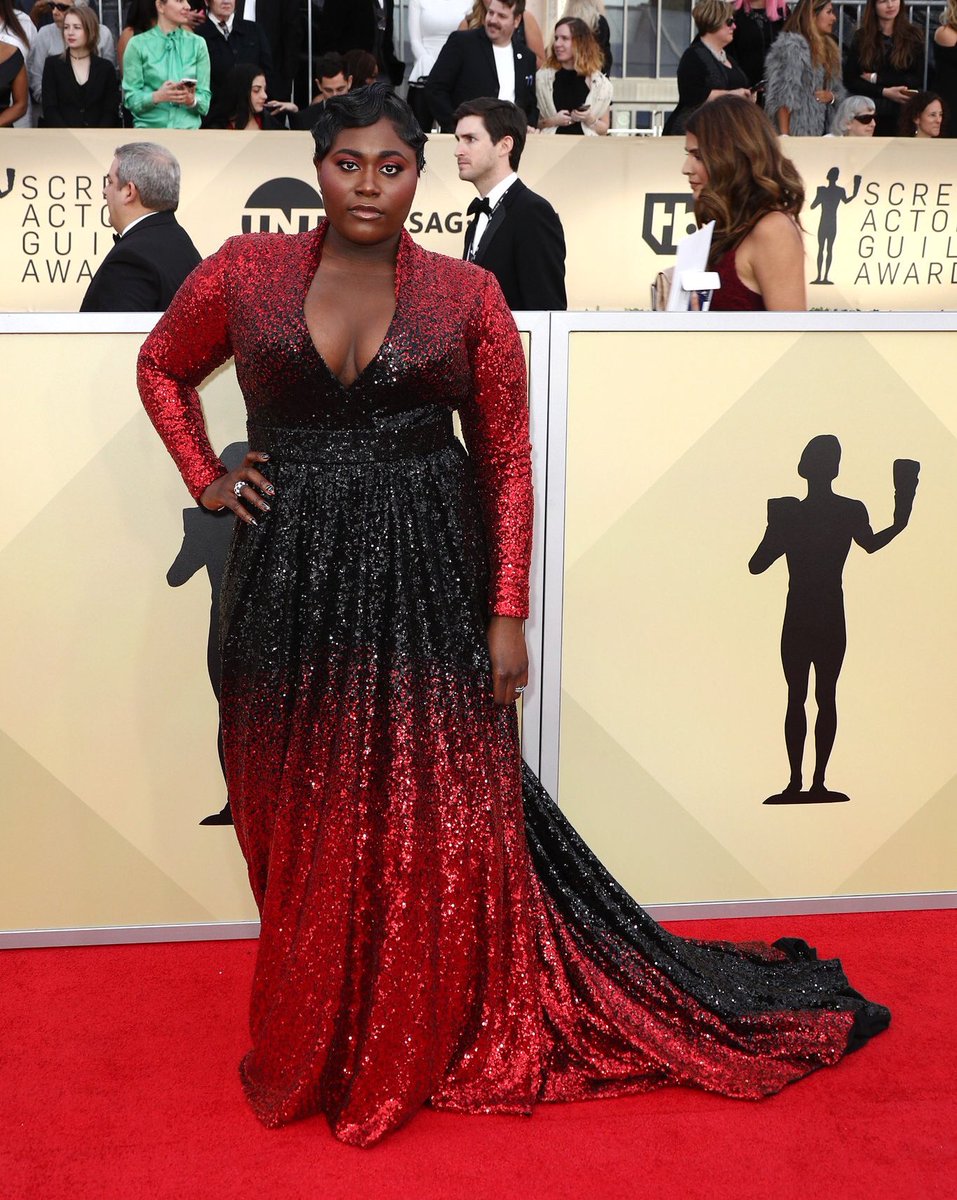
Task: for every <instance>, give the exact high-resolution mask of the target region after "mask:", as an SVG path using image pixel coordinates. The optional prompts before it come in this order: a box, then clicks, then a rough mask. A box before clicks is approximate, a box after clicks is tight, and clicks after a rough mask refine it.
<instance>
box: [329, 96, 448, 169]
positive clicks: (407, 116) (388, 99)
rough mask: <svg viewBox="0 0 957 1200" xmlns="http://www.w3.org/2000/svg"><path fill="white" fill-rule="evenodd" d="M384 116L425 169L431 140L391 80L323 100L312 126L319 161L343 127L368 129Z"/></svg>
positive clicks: (420, 167) (418, 165) (420, 165)
mask: <svg viewBox="0 0 957 1200" xmlns="http://www.w3.org/2000/svg"><path fill="white" fill-rule="evenodd" d="M383 117H385V118H386V120H387V121H391V122H392V125H393V127H394V128H395V131H396V133H397V134H398V136H399V139H400V140H401V141H403V142H405V144H406V145H407V146H408V147H409V149H410V150H414V151H415V163H416V166H417V167H418V169H419V171H420V172H421V170H422V168H423V167H424V166H425V150H424V147H425V143H426V142H427V141H428V140H429V139H428V138H427V137H426V135H425V134H424V133H423V132H422V128H421V126H420V125H419V123H418V121H417V120H416V119H415V117H414V116H413V115H412V109H411V108H409V106H408V104H406V102H405V101H404V100H402V99H400V97H398V96H397V95H396V94H395V92H394V91H393V90H392V88H391V87H389V85H388V84H387V83H370V84H369V85H368V86H367V87H361V88H356V90H355V91H353V92H346V94H345V95H344V96H330V97H329V99H328V100H324V101H323V103H322V108H321V109H320V111H319V117H318V119H317V121H316V123H315V125H313V127H312V138H313V141H314V142H315V143H316V157H315V161H316V162H319V161H321V160H322V159H323V158H325V157H326V155H327V154H328V153H329V151H330V150H331V149H332V143H333V142H334V141H335V140H336V138H337V137H338V136H339V134H340V133H342V131H343V129H364V128H365V127H366V126H367V125H374V124H375V123H376V121H381V120H382V118H383Z"/></svg>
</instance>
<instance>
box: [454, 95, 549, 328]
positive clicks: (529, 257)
mask: <svg viewBox="0 0 957 1200" xmlns="http://www.w3.org/2000/svg"><path fill="white" fill-rule="evenodd" d="M454 119H455V142H456V146H455V160H456V162H457V163H458V168H459V179H466V180H468V182H469V183H471V184H474V185H475V189H476V191H477V192H478V194H479V199H478V200H473V201H472V203H471V204H470V205H469V210H468V211H469V215H470V217H471V218H472V219H471V221H470V222H469V226H468V229H467V230H466V233H465V253H464V255H463V258H467V259H470V260H471V261H472V262H474V263H477V264H478V265H479V266H480V267H485V269H486V270H487V271H491V272H492V274H493V275H494V276H495V278H496V279H497V280H498V281H499V283H500V284H501V287H502V292H503V293H504V295H505V299H506V300H507V301H508V306H509V308H511V309H513V310H515V311H521V310H528V309H533V310H537V309H545V310H550V309H557V310H559V311H563V310H564V309H566V308H567V307H568V301H567V300H566V297H565V234H564V232H563V231H562V223H561V221H560V220H559V219H558V213H556V212H555V210H554V208H552V206H551V205H550V204H549V203H548V201H547V200H546V199H544V197H542V196H537V195H536V194H535V193H534V192H533V191H531V189H530V188H527V187H526V186H525V184H524V183H522V181H521V180H520V179H519V177H518V175H517V174H516V172H517V170H518V164H519V162H520V160H521V157H522V150H523V149H524V148H525V134H526V130H527V125H526V123H525V115H524V113H522V112H521V111H520V110H519V109H518V108H517V107H516V106H515V105H514V104H509V103H508V101H506V100H493V99H490V98H489V97H483V98H481V99H478V100H470V101H468V102H467V103H466V104H460V105H459V107H458V108H457V109H456V110H455V114H454Z"/></svg>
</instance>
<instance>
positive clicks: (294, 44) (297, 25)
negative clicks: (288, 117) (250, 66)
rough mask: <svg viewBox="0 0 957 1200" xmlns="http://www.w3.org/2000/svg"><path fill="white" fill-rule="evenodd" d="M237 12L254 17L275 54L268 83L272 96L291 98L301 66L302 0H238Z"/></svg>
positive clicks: (267, 77) (253, 19)
mask: <svg viewBox="0 0 957 1200" xmlns="http://www.w3.org/2000/svg"><path fill="white" fill-rule="evenodd" d="M236 16H237V17H238V18H239V19H240V20H242V21H255V22H256V24H257V25H258V26H259V28H260V30H261V31H262V32H263V34H264V35H265V38H266V42H267V43H268V45H269V49H270V52H271V54H272V62H273V70H272V74H271V75H269V74H268V73H267V76H266V86H267V90H268V92H269V96H270V98H271V99H272V100H288V99H290V97H291V96H292V81H293V80H294V79H295V78H296V72H297V71H298V69H299V51H300V49H301V47H302V43H303V36H302V30H303V21H302V14H301V12H300V11H299V0H236Z"/></svg>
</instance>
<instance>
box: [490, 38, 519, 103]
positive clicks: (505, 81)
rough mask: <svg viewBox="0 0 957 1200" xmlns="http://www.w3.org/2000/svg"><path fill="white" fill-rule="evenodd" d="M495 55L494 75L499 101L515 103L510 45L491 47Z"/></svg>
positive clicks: (512, 59)
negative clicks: (495, 76)
mask: <svg viewBox="0 0 957 1200" xmlns="http://www.w3.org/2000/svg"><path fill="white" fill-rule="evenodd" d="M492 53H493V54H494V55H495V74H496V75H497V76H498V98H499V100H510V101H511V102H512V104H514V103H515V53H514V51H513V50H512V43H511V42H509V44H508V45H507V46H493V47H492Z"/></svg>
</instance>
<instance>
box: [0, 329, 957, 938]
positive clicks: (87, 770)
mask: <svg viewBox="0 0 957 1200" xmlns="http://www.w3.org/2000/svg"><path fill="white" fill-rule="evenodd" d="M702 319H704V320H705V321H706V322H707V329H706V330H705V329H702V328H701V327H700V322H701V321H702ZM798 319H800V321H802V322H804V323H805V325H806V327H805V328H803V329H802V328H801V326H800V325H798V324H797V321H798ZM111 320H112V321H113V327H112V328H113V329H115V328H116V322H115V319H114V318H98V317H94V318H78V317H76V316H73V317H66V318H63V317H43V318H40V317H33V316H24V317H20V318H10V317H7V318H0V361H2V362H3V366H4V375H5V377H6V378H8V379H15V380H18V381H21V382H20V384H19V385H18V386H15V387H6V388H3V389H0V419H2V423H3V428H4V432H5V436H6V438H7V444H8V447H9V448H10V449H9V452H8V455H7V466H8V473H9V477H10V486H9V487H8V488H7V491H6V493H5V498H4V505H3V512H2V516H0V606H2V611H3V614H4V629H5V636H4V637H3V638H2V639H0V676H2V678H3V680H4V685H5V686H4V687H3V688H2V689H0V822H2V827H3V831H4V836H3V838H2V839H0V930H8V931H10V930H34V931H36V930H39V931H41V933H40V934H39V935H37V934H36V933H33V934H26V935H17V934H12V935H8V937H7V940H9V938H10V937H13V938H19V939H20V940H23V939H24V938H25V939H26V940H28V941H35V940H37V937H39V938H40V940H43V938H44V937H45V936H46V937H49V938H53V939H59V938H65V939H66V940H73V939H75V938H77V937H79V938H80V940H83V939H84V938H85V937H86V936H87V935H85V934H80V935H77V934H66V935H61V934H57V933H56V932H52V933H48V934H43V932H42V931H56V930H58V929H77V928H83V927H85V928H94V929H96V928H101V929H102V928H107V929H109V928H113V929H115V928H116V927H130V926H144V925H146V926H149V925H152V926H159V927H161V929H160V933H158V934H156V936H169V927H170V926H175V925H179V926H186V927H190V928H191V929H193V930H194V931H203V932H205V933H206V934H207V935H211V936H224V935H225V934H227V933H228V927H225V926H223V925H220V924H217V923H218V922H238V923H240V924H239V926H238V927H237V928H238V930H241V931H242V932H245V933H248V932H249V927H248V926H247V925H243V924H242V922H246V921H249V920H251V919H252V918H253V917H254V916H255V913H254V909H253V905H252V901H251V899H250V896H249V892H248V888H247V884H246V880H245V870H244V867H243V863H242V860H241V856H240V854H239V850H238V847H237V845H236V841H235V837H234V835H233V831H232V830H231V829H229V828H223V827H221V826H219V827H217V826H212V827H209V826H201V825H200V824H199V822H200V820H201V819H202V818H204V817H206V816H209V815H211V814H213V813H215V812H217V811H218V810H219V809H220V808H221V806H222V804H223V802H224V800H225V790H224V785H223V778H222V773H221V770H220V764H219V759H218V756H217V752H216V733H217V712H216V700H215V696H214V689H213V686H212V682H211V679H210V673H209V671H208V666H207V643H208V639H209V636H210V616H211V604H212V601H213V597H214V596H215V589H216V584H217V580H218V576H219V572H220V569H221V565H222V555H223V551H224V549H225V544H226V540H227V538H228V536H229V518H222V519H220V518H215V517H209V518H207V517H206V516H204V515H203V514H199V512H198V510H197V508H196V506H195V505H194V504H192V502H191V501H190V500H189V497H188V495H187V493H186V491H185V489H184V488H183V487H182V484H181V482H180V480H179V477H178V475H177V474H176V471H175V469H174V467H173V465H172V462H171V461H170V459H169V458H168V456H167V454H166V452H165V450H164V449H163V447H162V446H161V444H160V442H159V440H158V438H157V437H156V435H155V433H154V432H153V430H152V428H151V427H150V424H149V422H148V420H147V418H146V416H145V414H144V412H143V411H142V409H141V407H140V405H139V403H138V400H137V397H136V394H135V390H134V387H133V366H134V362H135V357H136V353H137V349H138V347H139V345H140V343H141V341H142V336H143V334H142V329H144V328H145V327H146V324H148V323H145V322H140V331H138V332H128V333H117V332H114V331H109V332H102V333H97V332H92V331H90V332H84V333H79V332H70V330H71V328H72V329H74V330H76V329H79V328H80V327H85V328H87V329H93V328H95V325H96V323H100V324H101V325H102V327H103V329H104V330H109V329H110V321H111ZM776 320H777V319H776V318H774V315H773V314H767V315H764V314H762V315H761V317H760V318H759V319H754V318H752V317H741V316H738V317H736V318H730V317H725V318H719V316H718V315H717V314H715V315H712V316H710V317H706V318H702V317H701V315H699V314H688V315H684V316H680V317H669V316H664V315H661V316H659V315H658V314H645V315H641V314H607V315H606V314H568V315H567V316H566V315H562V314H558V315H555V316H554V317H553V318H552V319H551V332H550V334H549V331H548V330H549V324H548V321H547V320H541V321H539V322H538V324H539V329H538V331H537V332H534V331H533V333H532V335H531V339H530V343H528V346H529V348H528V353H529V359H530V365H531V397H532V404H533V439H534V442H535V447H536V489H537V505H538V521H537V525H536V554H537V559H536V561H538V560H539V558H544V584H541V583H539V582H538V581H537V580H538V579H539V576H538V575H537V574H536V583H535V586H534V588H533V605H534V610H535V621H534V622H533V623H532V629H533V631H535V632H534V640H536V641H537V639H538V638H539V634H540V635H541V641H540V649H539V648H538V647H537V646H533V651H534V655H535V666H534V670H533V688H532V690H531V691H530V692H529V693H528V700H529V703H528V705H527V708H528V713H529V715H528V718H527V724H528V725H530V724H531V723H532V713H533V709H535V708H536V706H538V709H539V712H540V717H539V718H538V720H539V723H540V730H539V736H540V743H541V744H540V748H539V749H538V751H531V752H529V757H530V761H531V762H532V763H533V765H535V766H536V767H537V768H538V769H539V770H540V771H541V773H542V776H543V778H544V779H545V781H546V782H547V783H548V785H549V786H551V787H553V788H554V786H555V784H556V783H557V784H558V785H559V791H558V794H559V798H560V801H561V804H562V807H563V808H564V809H565V811H566V812H567V813H568V814H569V816H570V817H571V819H572V820H573V822H574V823H575V824H576V825H577V826H578V827H579V828H580V830H581V832H582V833H583V834H584V836H585V837H586V839H587V840H588V841H589V843H590V844H591V845H592V846H593V848H594V849H595V851H596V852H597V853H598V854H599V856H600V857H601V858H602V860H603V861H604V862H606V863H607V865H608V866H609V867H610V869H611V870H612V871H613V872H614V873H615V875H616V876H617V877H618V878H619V879H620V880H621V881H622V883H623V884H625V886H626V887H628V889H629V890H630V891H632V892H633V894H634V895H636V896H637V897H638V898H639V899H640V900H641V901H642V902H644V903H647V904H650V905H671V904H688V903H694V902H702V903H705V902H706V903H710V904H714V903H716V902H718V903H729V902H734V903H737V902H741V901H747V902H751V903H754V902H758V903H761V902H765V901H769V900H770V901H776V900H779V899H781V898H788V897H819V898H820V897H824V898H829V901H831V902H833V899H834V898H837V900H838V901H840V900H841V898H842V897H843V898H850V899H849V900H848V906H849V907H851V908H853V907H859V906H861V900H860V897H862V896H863V897H865V898H866V897H867V896H871V895H877V896H878V897H887V896H888V895H891V896H892V899H891V901H890V903H891V905H892V906H893V905H894V904H896V903H898V902H903V903H907V902H909V901H908V896H904V897H903V901H898V900H895V899H893V896H894V895H895V894H896V895H897V896H898V897H900V894H903V893H906V894H911V898H912V902H918V903H921V904H924V905H926V903H927V896H926V894H927V893H929V892H932V893H937V894H938V895H937V897H936V900H935V902H936V903H941V902H944V903H946V902H947V900H946V896H945V895H942V894H945V893H948V892H949V893H950V895H951V897H953V896H954V895H955V893H957V871H955V862H957V859H955V856H954V853H953V848H954V845H955V838H957V743H955V740H954V737H953V728H954V724H955V720H957V673H955V671H954V663H955V662H957V627H955V624H954V621H953V613H954V611H955V610H957V570H955V563H954V555H953V548H954V546H955V544H957V401H955V399H954V395H953V389H951V388H948V387H946V386H942V384H941V378H942V375H943V374H945V373H946V372H945V369H944V364H943V361H942V357H941V356H942V354H943V353H944V351H943V350H942V349H941V346H942V345H943V344H945V343H946V344H949V343H950V342H951V341H952V339H953V336H954V330H955V328H957V321H955V319H954V318H952V317H950V316H934V317H931V316H926V315H920V316H917V315H913V316H908V317H906V318H901V317H880V316H879V317H874V316H862V315H853V316H851V315H844V316H839V317H834V316H831V315H830V314H803V315H801V316H800V318H797V317H795V316H790V317H786V318H784V319H783V320H779V321H777V324H775V321H776ZM788 321H790V323H791V327H790V328H788ZM18 322H19V325H18ZM91 322H92V324H91ZM722 322H723V323H722ZM908 322H910V323H911V324H913V325H915V326H916V325H919V324H921V323H922V324H923V325H924V326H925V327H926V329H925V331H923V332H921V331H917V330H911V331H908V330H907V329H906V324H907V323H908ZM28 323H29V324H28ZM41 325H42V326H43V327H44V328H47V329H48V332H16V330H17V329H18V328H20V329H22V330H26V329H29V328H30V327H31V326H32V327H33V328H37V327H39V326H41ZM4 326H5V327H6V331H5V332H4V331H3V330H4ZM134 327H135V322H134ZM543 340H544V345H545V346H546V347H550V349H546V350H545V352H544V353H543V352H542V346H543ZM679 364H691V365H690V366H681V368H680V369H678V365H679ZM543 381H547V382H546V383H544V388H543ZM704 381H706V383H707V386H702V383H703V382H704ZM543 390H544V397H545V402H546V403H547V408H546V410H545V411H544V412H543V410H542V408H541V399H542V395H543ZM203 400H204V405H205V409H206V413H207V419H208V421H209V425H210V429H211V435H212V440H213V444H214V445H215V446H217V447H229V446H232V447H233V448H234V449H235V450H238V447H237V445H236V444H237V443H241V441H242V438H243V435H244V430H243V420H242V404H241V399H240V397H239V395H238V392H237V388H236V382H235V376H234V373H233V371H232V369H231V368H226V369H223V370H221V371H219V372H217V373H216V375H215V376H214V377H213V378H212V379H211V380H210V381H209V382H208V383H207V384H206V385H205V387H204V389H203ZM566 422H567V433H568V436H567V440H566V437H565V431H566ZM822 434H830V435H833V436H834V437H836V438H837V440H838V441H839V443H840V447H841V450H842V456H841V461H840V471H839V474H838V476H837V478H836V480H835V481H834V490H835V491H836V492H838V493H840V494H841V495H843V496H846V497H849V498H851V500H852V501H856V502H858V503H859V504H860V506H861V509H862V510H866V514H865V515H864V516H863V520H864V522H865V523H866V522H867V521H868V520H869V522H870V525H871V527H872V529H873V530H874V531H875V532H877V531H881V530H883V529H885V528H886V527H887V526H888V525H889V524H890V522H891V520H892V516H893V512H894V508H895V495H894V491H895V478H894V468H893V464H894V462H895V460H897V459H910V460H912V461H914V462H919V463H920V481H919V486H918V488H917V495H916V500H915V503H914V509H913V515H912V516H911V519H910V522H909V524H908V526H907V528H906V529H904V530H903V532H901V533H900V535H899V536H898V537H896V538H895V539H894V540H892V541H890V542H889V543H888V544H887V545H885V546H883V548H879V549H876V550H875V552H874V553H866V552H865V549H864V548H862V546H861V545H858V544H856V543H852V541H851V533H853V534H855V535H857V536H858V538H859V540H861V541H864V542H865V543H867V544H868V545H871V542H870V541H869V540H868V538H867V537H866V535H865V534H864V533H863V531H862V527H861V524H860V521H857V522H856V523H855V524H854V526H853V530H852V531H850V532H848V531H845V534H846V536H845V543H844V546H843V548H844V549H845V550H847V551H848V553H847V559H846V564H845V563H844V562H843V559H842V556H841V547H840V546H839V547H838V553H837V554H836V556H832V559H831V561H830V570H831V575H832V576H834V574H835V572H836V577H837V578H838V580H839V581H840V580H842V581H843V590H844V607H845V609H846V625H847V653H846V656H845V658H844V660H843V663H842V664H841V665H842V669H841V671H840V681H839V686H838V689H837V708H838V728H837V738H836V742H835V745H834V751H833V754H832V756H831V761H830V764H829V770H828V784H829V785H830V786H831V787H833V788H835V789H839V790H840V791H841V792H843V793H845V794H846V795H847V796H849V797H850V799H849V800H848V801H846V802H841V803H823V804H808V803H797V804H785V805H771V806H769V805H766V804H765V803H764V801H765V799H766V798H767V797H768V796H769V795H772V794H775V793H778V792H780V790H781V788H782V787H783V786H784V784H785V782H786V780H787V754H786V751H785V743H784V712H785V705H786V701H787V686H786V683H785V679H784V676H783V671H782V666H781V657H780V640H781V630H782V623H783V619H784V612H785V603H786V595H787V588H788V581H789V566H791V568H792V570H793V566H792V564H789V563H786V562H785V560H784V559H783V558H779V559H777V561H775V562H774V563H772V564H771V565H770V566H769V567H768V569H767V570H766V571H764V572H763V573H760V574H752V573H751V572H750V571H749V569H748V564H749V561H750V560H751V558H752V556H753V555H754V553H755V550H756V549H757V547H758V545H759V544H760V543H761V542H762V539H763V538H764V535H765V527H766V514H767V508H768V500H769V499H780V498H782V497H789V496H790V497H793V498H794V500H793V502H794V503H797V501H798V500H800V499H803V497H804V496H805V493H806V481H805V480H804V479H802V478H801V477H800V476H799V475H798V473H797V466H798V463H799V461H800V459H801V456H802V453H803V451H804V449H805V447H806V446H807V444H808V443H809V442H810V441H811V440H812V439H814V438H817V437H819V436H820V435H822ZM566 448H567V461H566ZM855 511H858V510H855ZM858 515H860V513H858ZM811 534H812V540H813V537H814V536H815V534H814V529H812V530H811ZM842 568H843V569H842ZM536 572H537V568H536ZM792 578H793V577H792ZM832 583H833V579H832ZM832 591H833V589H832ZM813 690H814V689H813V681H812V693H813ZM808 712H809V717H810V725H809V730H808V734H807V739H806V746H805V754H804V762H805V771H806V782H809V781H810V774H811V771H812V770H813V766H814V759H815V747H814V744H813V743H814V735H813V728H814V722H815V718H816V714H817V708H816V703H815V697H814V696H813V694H812V696H811V697H809V702H808ZM559 735H560V737H559ZM526 748H527V751H529V750H530V741H529V739H526ZM918 894H923V895H918ZM855 898H856V899H855ZM805 903H806V901H805ZM864 906H865V907H867V902H866V900H865V903H864ZM813 907H814V905H813V904H812V908H813ZM672 915H675V914H674V913H672ZM2 936H3V935H0V937H2ZM89 936H92V937H94V939H95V938H96V937H97V936H99V935H96V934H93V935H89ZM104 936H107V937H108V938H113V937H115V936H135V937H142V936H150V935H149V933H147V934H144V933H143V932H142V930H140V931H137V932H135V933H133V934H129V935H123V934H122V933H121V934H119V935H117V934H116V933H110V934H108V935H104Z"/></svg>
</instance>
